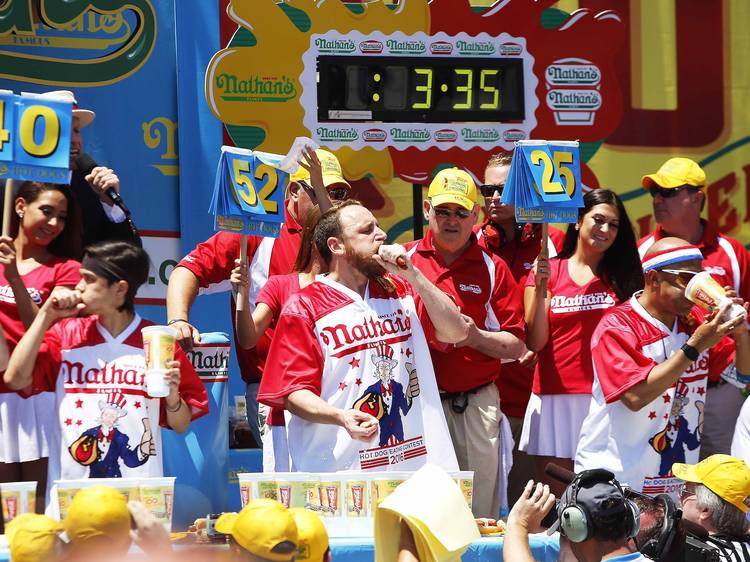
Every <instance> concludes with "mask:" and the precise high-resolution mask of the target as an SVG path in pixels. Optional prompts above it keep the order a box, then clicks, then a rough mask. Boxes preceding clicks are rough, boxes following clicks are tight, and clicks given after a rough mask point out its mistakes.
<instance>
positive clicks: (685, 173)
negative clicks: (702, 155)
mask: <svg viewBox="0 0 750 562" xmlns="http://www.w3.org/2000/svg"><path fill="white" fill-rule="evenodd" d="M641 185H642V186H643V187H645V188H646V189H648V188H650V187H653V186H658V187H662V188H665V189H673V188H675V187H681V186H683V185H689V186H692V187H698V188H704V187H706V172H704V171H703V169H702V168H701V167H700V166H699V165H698V163H697V162H695V161H693V160H691V159H690V158H670V159H669V160H667V161H666V162H664V164H662V166H661V168H659V171H658V172H656V173H655V174H648V175H647V176H643V178H641Z"/></svg>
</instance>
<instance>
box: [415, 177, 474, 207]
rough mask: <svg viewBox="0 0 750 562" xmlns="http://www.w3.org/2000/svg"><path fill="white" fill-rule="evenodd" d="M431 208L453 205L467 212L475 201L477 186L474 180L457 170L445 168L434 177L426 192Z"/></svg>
mask: <svg viewBox="0 0 750 562" xmlns="http://www.w3.org/2000/svg"><path fill="white" fill-rule="evenodd" d="M427 197H429V198H430V200H431V201H432V206H433V207H437V206H438V205H445V204H447V203H455V204H456V205H461V206H462V207H463V208H464V209H467V210H469V211H471V210H473V209H474V205H475V204H476V201H477V186H476V184H475V183H474V179H473V178H472V177H471V176H470V175H469V174H468V173H467V172H464V171H463V170H459V169H458V168H446V169H445V170H441V171H440V172H438V173H437V174H436V175H435V178H434V179H433V180H432V182H431V183H430V189H428V190H427Z"/></svg>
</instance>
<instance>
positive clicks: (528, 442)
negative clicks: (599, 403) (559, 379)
mask: <svg viewBox="0 0 750 562" xmlns="http://www.w3.org/2000/svg"><path fill="white" fill-rule="evenodd" d="M590 402H591V395H590V394H545V395H542V396H539V395H537V394H532V395H531V396H530V397H529V404H528V406H526V415H525V416H524V418H523V429H522V430H521V440H520V444H519V445H518V448H519V450H521V451H526V452H527V453H528V454H530V455H541V456H547V457H557V458H560V459H571V460H572V459H575V456H576V448H577V447H578V434H579V433H580V432H581V426H583V420H584V419H585V418H586V415H587V414H588V413H589V404H590Z"/></svg>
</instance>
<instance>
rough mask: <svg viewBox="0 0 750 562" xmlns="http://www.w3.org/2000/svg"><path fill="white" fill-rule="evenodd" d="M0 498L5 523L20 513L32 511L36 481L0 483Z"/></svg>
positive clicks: (34, 501)
mask: <svg viewBox="0 0 750 562" xmlns="http://www.w3.org/2000/svg"><path fill="white" fill-rule="evenodd" d="M0 499H2V504H3V521H4V522H5V523H9V522H10V521H11V520H12V519H13V518H15V517H16V516H17V515H21V514H22V513H34V508H35V507H36V506H35V504H36V482H4V483H2V484H0Z"/></svg>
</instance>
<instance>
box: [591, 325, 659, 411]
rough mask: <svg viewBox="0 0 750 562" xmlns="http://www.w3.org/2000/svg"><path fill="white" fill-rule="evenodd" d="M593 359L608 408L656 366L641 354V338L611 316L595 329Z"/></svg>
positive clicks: (644, 378)
mask: <svg viewBox="0 0 750 562" xmlns="http://www.w3.org/2000/svg"><path fill="white" fill-rule="evenodd" d="M591 357H592V359H593V362H594V370H595V371H596V377H597V378H598V379H599V384H600V385H601V387H602V394H603V395H604V400H605V401H606V402H607V404H611V403H612V402H616V401H617V400H619V399H620V397H621V396H622V395H623V394H624V393H625V392H626V391H627V390H629V389H631V388H632V387H634V386H635V385H636V384H638V383H640V382H642V381H645V380H646V378H647V377H648V374H649V373H650V372H651V369H653V368H654V367H655V366H656V363H655V362H654V360H653V359H650V358H649V357H646V356H645V355H643V354H642V353H641V352H640V349H639V340H638V337H637V336H636V334H635V333H634V332H633V330H632V329H631V328H630V326H627V325H626V324H625V323H624V322H621V321H619V320H617V319H616V318H615V317H613V316H612V315H609V316H605V317H604V319H603V320H602V321H601V323H600V324H599V326H598V327H597V328H596V331H595V332H594V335H593V337H592V338H591Z"/></svg>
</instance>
